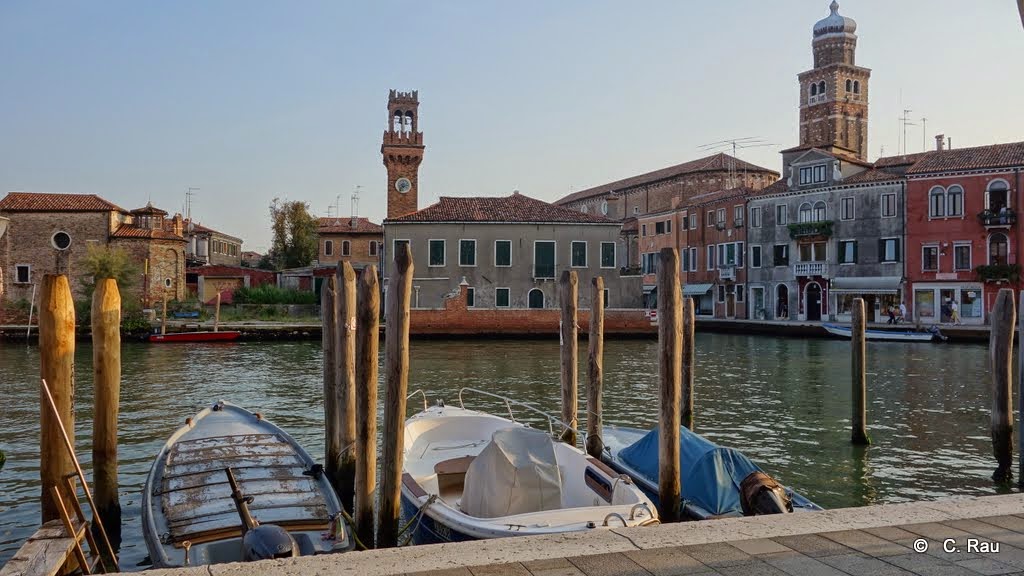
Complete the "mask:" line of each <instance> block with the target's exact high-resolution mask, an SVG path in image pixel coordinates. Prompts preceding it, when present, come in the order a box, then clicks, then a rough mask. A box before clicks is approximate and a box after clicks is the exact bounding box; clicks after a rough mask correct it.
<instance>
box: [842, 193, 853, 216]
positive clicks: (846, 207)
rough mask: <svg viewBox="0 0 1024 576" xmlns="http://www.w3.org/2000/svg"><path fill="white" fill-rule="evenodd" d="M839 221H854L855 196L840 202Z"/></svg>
mask: <svg viewBox="0 0 1024 576" xmlns="http://www.w3.org/2000/svg"><path fill="white" fill-rule="evenodd" d="M839 219H840V220H853V196H847V197H846V198H842V199H840V200H839Z"/></svg>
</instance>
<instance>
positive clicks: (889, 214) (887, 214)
mask: <svg viewBox="0 0 1024 576" xmlns="http://www.w3.org/2000/svg"><path fill="white" fill-rule="evenodd" d="M895 217H896V194H894V193H889V194H882V218H895Z"/></svg>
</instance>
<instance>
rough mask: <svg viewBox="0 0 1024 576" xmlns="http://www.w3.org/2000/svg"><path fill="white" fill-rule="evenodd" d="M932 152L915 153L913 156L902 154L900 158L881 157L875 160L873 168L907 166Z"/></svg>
mask: <svg viewBox="0 0 1024 576" xmlns="http://www.w3.org/2000/svg"><path fill="white" fill-rule="evenodd" d="M932 152H933V151H928V152H915V153H914V154H903V155H901V156H883V157H882V158H879V159H877V160H875V168H892V167H894V166H909V165H911V164H914V163H915V162H917V161H918V160H920V159H921V158H924V157H925V156H927V155H928V154H931V153H932Z"/></svg>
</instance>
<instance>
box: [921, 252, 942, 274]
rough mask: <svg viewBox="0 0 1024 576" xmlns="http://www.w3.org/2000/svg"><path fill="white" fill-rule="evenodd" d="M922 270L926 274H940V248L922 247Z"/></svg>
mask: <svg viewBox="0 0 1024 576" xmlns="http://www.w3.org/2000/svg"><path fill="white" fill-rule="evenodd" d="M921 270H922V271H924V272H938V271H939V247H938V246H922V247H921Z"/></svg>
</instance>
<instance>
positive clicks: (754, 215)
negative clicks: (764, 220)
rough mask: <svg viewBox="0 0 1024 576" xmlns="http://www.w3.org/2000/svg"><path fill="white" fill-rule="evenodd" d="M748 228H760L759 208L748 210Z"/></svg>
mask: <svg viewBox="0 0 1024 576" xmlns="http://www.w3.org/2000/svg"><path fill="white" fill-rule="evenodd" d="M750 227H751V228H760V227H761V207H760V206H757V207H755V208H751V209H750Z"/></svg>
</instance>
